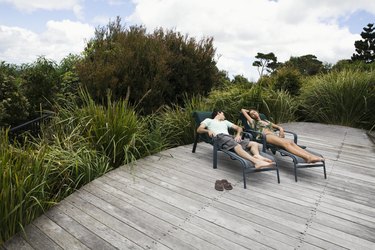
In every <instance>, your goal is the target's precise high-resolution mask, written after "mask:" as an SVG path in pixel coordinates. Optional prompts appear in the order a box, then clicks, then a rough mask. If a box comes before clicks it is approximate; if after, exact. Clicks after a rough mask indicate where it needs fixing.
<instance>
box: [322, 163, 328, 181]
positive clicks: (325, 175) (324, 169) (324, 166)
mask: <svg viewBox="0 0 375 250" xmlns="http://www.w3.org/2000/svg"><path fill="white" fill-rule="evenodd" d="M323 171H324V179H327V172H326V162H325V161H324V162H323Z"/></svg>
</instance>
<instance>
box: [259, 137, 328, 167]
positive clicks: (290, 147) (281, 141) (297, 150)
mask: <svg viewBox="0 0 375 250" xmlns="http://www.w3.org/2000/svg"><path fill="white" fill-rule="evenodd" d="M266 139H267V142H268V143H271V144H274V145H276V146H279V147H282V148H284V149H285V150H286V151H288V152H290V153H292V154H295V155H297V156H299V157H301V158H303V159H304V160H305V161H306V162H308V163H314V162H319V161H324V159H323V158H321V157H319V156H316V155H313V154H311V153H309V152H307V151H306V150H304V149H303V148H301V147H299V146H298V145H297V144H295V143H294V142H293V141H291V140H289V139H286V138H280V137H278V136H277V135H274V134H268V135H267V137H266Z"/></svg>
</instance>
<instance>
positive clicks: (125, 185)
mask: <svg viewBox="0 0 375 250" xmlns="http://www.w3.org/2000/svg"><path fill="white" fill-rule="evenodd" d="M283 126H284V127H285V128H286V129H288V130H291V131H295V132H297V133H298V135H299V144H301V145H306V146H308V147H309V148H310V149H312V150H313V151H315V152H318V153H321V154H322V155H324V157H325V159H326V165H327V175H328V178H327V179H324V178H323V171H322V169H321V168H316V169H301V170H298V182H295V181H294V172H293V165H292V162H291V160H290V158H288V157H281V156H280V155H278V154H277V155H276V159H277V161H278V163H279V168H280V177H281V183H280V184H278V183H277V181H276V177H275V174H274V173H273V172H262V173H255V174H250V175H248V177H247V182H248V188H247V189H243V183H242V167H241V165H240V164H239V163H238V162H236V161H233V160H230V159H229V158H228V156H227V155H225V154H222V153H219V154H218V168H217V169H213V168H212V146H211V145H209V144H205V143H199V144H198V147H197V151H196V153H194V154H193V153H191V149H192V145H185V146H181V147H176V148H172V149H169V150H166V151H163V152H160V153H158V154H155V155H152V156H149V157H145V158H143V159H140V160H138V161H137V162H136V164H135V169H134V170H132V171H131V170H130V168H129V167H128V166H123V167H120V168H118V169H116V170H113V171H111V172H110V173H108V174H106V175H105V176H102V177H100V178H98V179H97V180H94V181H92V182H91V183H89V184H88V185H86V186H84V187H82V188H81V189H80V190H79V191H76V192H75V193H73V194H72V195H70V196H69V197H67V198H66V199H65V200H63V201H62V202H60V203H59V204H58V205H56V206H55V207H53V208H52V209H50V210H49V211H48V212H47V213H46V214H45V215H43V216H41V217H40V218H38V219H37V220H35V221H34V222H33V223H32V224H31V225H29V226H27V227H26V228H25V232H26V234H27V237H25V236H23V235H22V234H18V235H16V236H15V237H13V238H12V239H11V240H9V241H8V242H6V244H5V245H4V247H5V248H6V249H61V248H62V249H74V248H75V249H85V248H90V249H111V248H119V249H272V248H273V249H322V248H323V249H375V200H374V198H373V197H374V195H375V154H374V152H375V147H374V145H373V143H372V142H371V141H370V140H369V139H368V138H367V136H366V134H365V131H363V130H359V129H353V128H348V127H342V126H332V125H323V124H313V123H289V124H283ZM224 178H225V179H227V180H228V181H230V182H231V183H232V185H233V187H234V188H233V190H230V191H223V192H219V191H216V190H215V189H214V183H215V180H217V179H224Z"/></svg>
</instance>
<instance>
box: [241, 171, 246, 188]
mask: <svg viewBox="0 0 375 250" xmlns="http://www.w3.org/2000/svg"><path fill="white" fill-rule="evenodd" d="M242 175H243V188H244V189H246V173H245V169H244V170H243V172H242Z"/></svg>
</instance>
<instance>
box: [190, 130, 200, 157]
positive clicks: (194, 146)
mask: <svg viewBox="0 0 375 250" xmlns="http://www.w3.org/2000/svg"><path fill="white" fill-rule="evenodd" d="M198 139H199V135H198V134H197V135H196V136H195V141H194V144H193V150H192V151H191V152H193V153H195V150H196V149H197V143H198Z"/></svg>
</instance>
